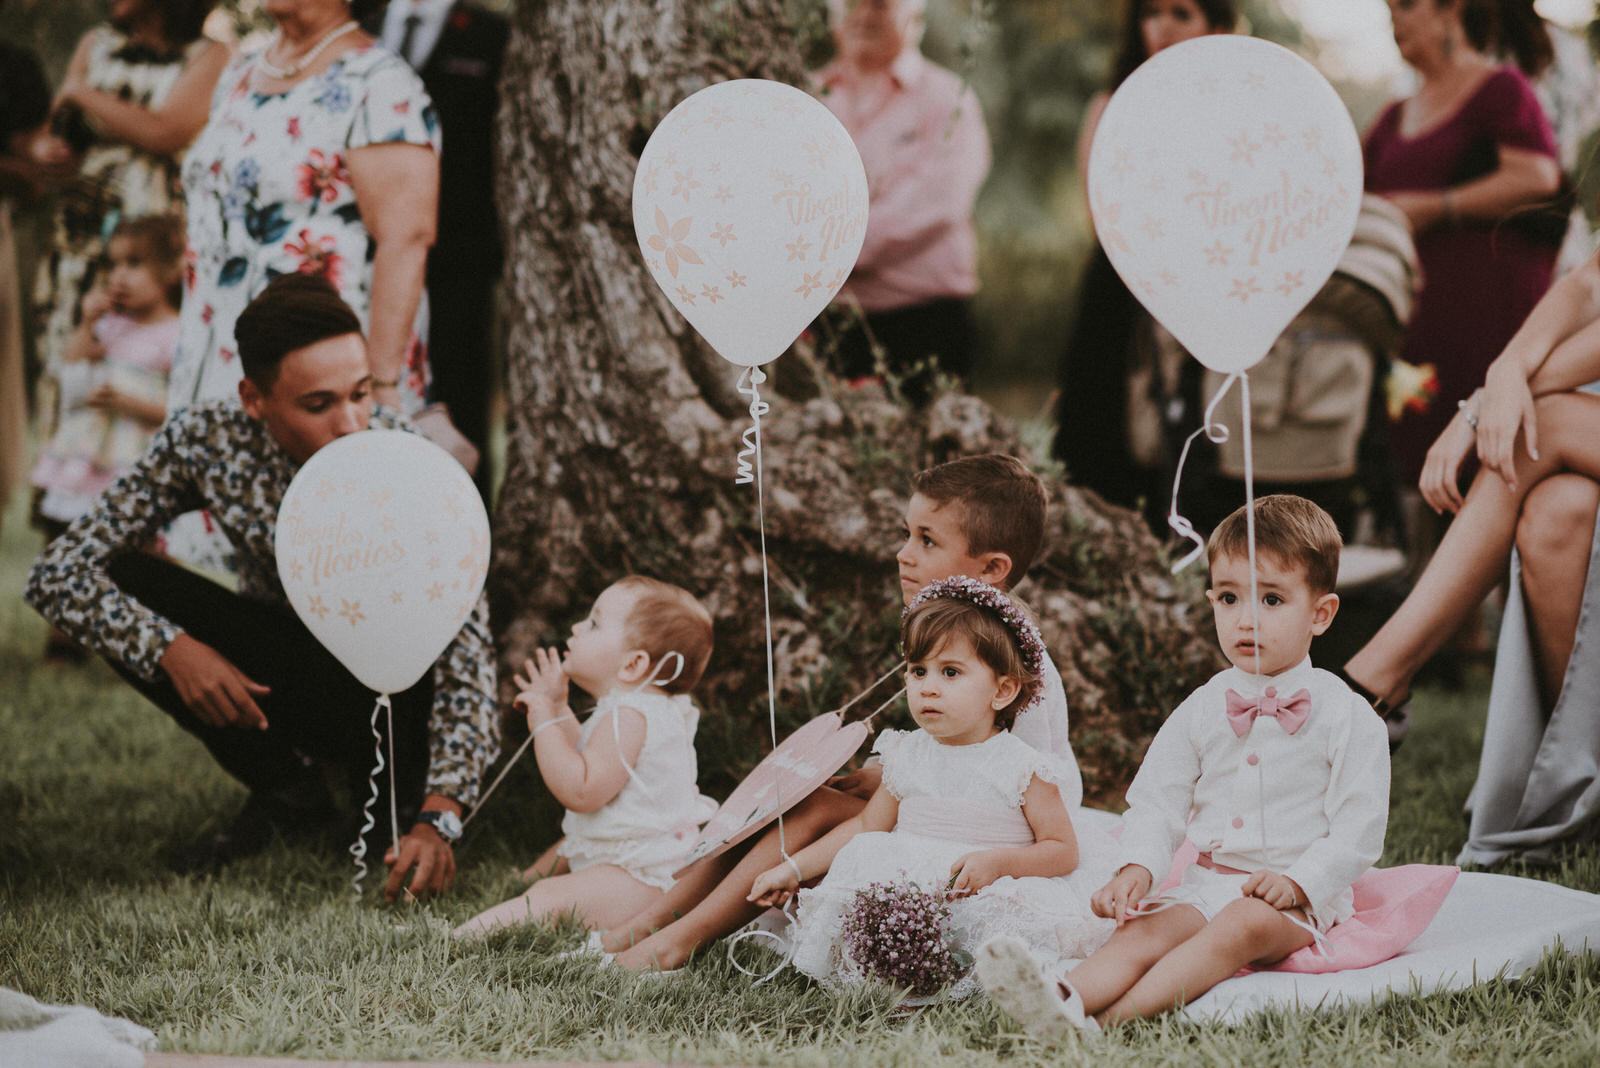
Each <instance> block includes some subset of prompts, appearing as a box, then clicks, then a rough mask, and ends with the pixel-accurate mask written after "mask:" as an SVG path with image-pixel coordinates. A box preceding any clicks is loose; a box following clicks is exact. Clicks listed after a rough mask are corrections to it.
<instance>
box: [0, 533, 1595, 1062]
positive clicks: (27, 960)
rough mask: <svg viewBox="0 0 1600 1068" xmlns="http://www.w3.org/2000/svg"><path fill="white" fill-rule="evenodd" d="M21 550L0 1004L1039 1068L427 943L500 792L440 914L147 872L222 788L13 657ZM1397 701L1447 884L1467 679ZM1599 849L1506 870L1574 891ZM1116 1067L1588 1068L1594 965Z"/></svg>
mask: <svg viewBox="0 0 1600 1068" xmlns="http://www.w3.org/2000/svg"><path fill="white" fill-rule="evenodd" d="M37 546H38V540H37V536H36V535H34V534H33V532H31V531H29V530H28V529H27V528H26V527H25V525H24V523H23V517H22V516H21V514H19V512H18V511H17V510H16V509H13V510H12V511H11V513H10V514H9V515H7V516H6V518H5V522H4V526H3V528H0V680H3V683H0V691H3V692H0V811H4V812H5V818H4V821H3V826H4V829H3V830H0V872H3V875H0V879H3V883H0V886H3V891H0V893H3V906H0V985H4V986H9V987H12V988H15V989H19V990H22V991H23V992H25V993H27V994H30V995H32V996H34V997H37V998H39V999H41V1000H43V1001H46V1002H75V1003H84V1004H89V1005H92V1006H94V1007H95V1008H97V1009H99V1010H101V1011H103V1012H107V1013H111V1014H114V1015H119V1016H126V1017H129V1018H131V1019H133V1020H135V1021H137V1022H139V1023H141V1024H144V1025H145V1026H148V1027H150V1028H152V1029H154V1030H155V1031H156V1033H157V1034H158V1035H159V1036H160V1041H161V1045H162V1048H163V1049H166V1050H173V1051H192V1052H215V1053H233V1054H246V1053H250V1054H261V1055H276V1056H291V1057H294V1056H297V1057H318V1058H344V1057H352V1058H353V1057H362V1058H369V1059H384V1058H393V1059H402V1058H435V1059H447V1058H455V1059H472V1060H531V1059H556V1058H578V1059H584V1058H588V1059H596V1060H628V1059H654V1060H664V1061H685V1060H687V1061H694V1062H698V1063H704V1064H779V1063H781V1064H796V1065H818V1066H821V1065H828V1066H835V1065H899V1064H904V1065H919V1066H921V1065H945V1064H948V1065H956V1064H960V1065H973V1064H976V1065H993V1064H1000V1063H1002V1062H1003V1063H1006V1064H1008V1065H1011V1064H1017V1065H1035V1064H1047V1063H1048V1064H1059V1063H1063V1055H1062V1054H1060V1053H1059V1052H1055V1051H1050V1050H1047V1049H1043V1048H1041V1047H1039V1046H1038V1045H1037V1044H1035V1043H1034V1042H1032V1041H1031V1040H1029V1039H1027V1038H1025V1037H1023V1036H1021V1035H1019V1034H1018V1033H1017V1032H1016V1031H1015V1029H1014V1028H1013V1027H1012V1026H1011V1024H1010V1023H1009V1022H1008V1021H1007V1020H1006V1019H1004V1018H1003V1017H1002V1016H1000V1015H999V1014H998V1013H997V1012H996V1011H995V1010H993V1009H992V1008H990V1007H989V1006H988V1005H987V1004H986V1003H983V1002H981V1001H976V1002H973V1003H968V1004H958V1005H936V1006H934V1007H933V1008H931V1009H928V1010H926V1011H923V1012H921V1013H917V1014H914V1015H898V1014H896V1013H895V1012H894V1011H893V999H892V998H891V997H889V996H887V995H881V994H876V993H871V992H862V993H858V994H855V995H852V996H844V997H841V996H838V995H836V994H833V993H831V992H828V991H825V990H823V989H821V988H819V987H817V986H815V985H814V984H812V983H810V982H809V981H807V980H805V979H803V978H802V977H800V976H798V975H796V974H795V973H794V972H792V971H789V972H785V973H784V974H782V975H780V976H779V977H778V978H776V979H774V980H773V981H772V982H770V983H768V984H767V985H765V986H760V987H755V986H752V985H751V982H750V981H749V980H748V979H746V978H745V977H744V976H742V975H740V974H739V973H738V972H736V971H735V970H734V969H733V967H732V965H731V964H730V963H729V961H728V958H727V956H726V954H725V953H724V952H723V951H722V950H721V948H720V947H718V948H716V949H714V950H712V951H711V952H709V953H706V954H704V955H703V956H702V957H701V958H700V959H699V960H697V961H696V962H695V963H694V964H693V965H692V966H691V967H690V968H689V970H688V972H687V973H686V974H685V975H683V976H682V977H679V978H675V979H672V980H665V981H653V982H652V981H649V980H644V979H636V978H630V977H627V976H623V975H618V974H616V973H614V972H603V971H599V970H596V969H594V968H593V967H592V966H590V965H587V964H583V963H577V962H571V961H558V960H554V959H552V957H553V954H554V953H555V952H556V951H559V950H561V949H564V948H567V947H569V946H571V945H572V944H573V943H574V942H575V938H574V936H573V934H572V933H571V932H570V931H540V932H526V933H519V934H513V935H508V936H504V937H501V938H499V939H496V940H492V941H490V942H488V943H487V944H480V945H473V946H468V947H462V946H457V945H454V944H452V942H451V941H450V939H449V935H448V931H449V928H450V926H451V925H452V924H453V923H455V922H458V921H459V920H461V919H464V918H465V917H467V916H468V915H470V914H472V913H473V912H475V911H476V910H478V909H480V908H482V907H484V906H486V905H488V904H490V903H492V902H494V901H496V900H498V899H500V898H502V897H504V896H506V895H507V894H509V893H510V892H512V891H513V890H514V889H515V888H516V885H517V884H516V882H515V880H514V878H513V876H512V874H511V872H512V867H513V865H514V864H516V863H518V862H520V861H525V860H526V859H527V858H528V857H529V856H530V855H531V852H532V850H533V849H535V848H536V847H537V846H538V845H540V844H542V843H543V842H545V841H547V840H548V839H549V838H550V837H553V835H554V827H553V825H552V824H551V823H550V813H551V810H550V809H549V807H548V805H547V804H542V803H534V802H532V801H530V799H529V798H530V796H531V792H532V791H531V789H530V785H529V783H530V780H529V779H528V778H527V777H526V776H516V775H514V776H512V777H511V781H510V782H509V783H508V785H507V786H506V787H504V788H503V790H502V794H501V795H500V796H497V797H496V798H495V799H494V800H493V801H492V802H491V803H490V805H489V806H487V807H486V809H485V813H484V818H483V819H482V820H480V821H478V822H475V823H474V824H473V825H472V826H471V827H470V828H469V831H468V837H467V840H466V842H465V843H464V844H463V847H462V848H461V849H460V850H459V857H460V860H461V865H462V867H461V872H460V876H459V879H458V882H457V887H456V891H455V892H454V893H453V894H452V895H451V896H449V897H448V898H446V899H444V900H441V901H438V902H434V903H428V904H423V905H419V906H410V907H402V908H389V907H386V906H384V905H383V904H382V902H381V898H379V897H378V896H377V895H376V894H375V893H373V887H374V884H375V882H376V880H374V879H370V878H369V883H368V893H367V895H366V896H365V897H364V898H363V899H361V900H359V901H358V900H356V899H355V898H354V896H353V894H352V892H351V889H350V884H349V878H350V875H351V866H350V863H349V861H348V859H344V860H340V859H337V858H332V857H326V858H325V857H322V856H316V855H311V854H308V853H305V852H295V851H291V850H289V849H286V848H277V849H274V850H272V851H269V852H268V853H267V854H265V855H263V856H261V857H258V858H255V859H252V860H250V861H248V862H245V863H241V864H238V865H236V866H234V867H232V868H230V869H227V870H226V871H224V872H223V873H222V874H221V875H219V876H217V877H178V876H174V875H171V874H169V873H168V872H167V871H166V870H165V868H164V866H163V861H162V858H163V856H164V855H165V854H166V853H167V852H168V851H169V850H171V849H172V848H174V847H176V846H178V845H180V844H182V843H183V842H185V841H187V840H188V839H189V838H191V837H193V836H194V835H195V834H196V833H197V832H198V831H199V830H200V829H202V827H205V826H208V825H210V824H212V823H214V822H215V821H217V820H218V819H220V818H221V815H222V814H226V813H230V812H231V811H232V810H233V809H234V808H235V807H237V805H238V804H239V803H240V801H241V800H242V792H241V790H240V788H239V787H237V786H236V785H235V784H234V783H233V782H232V781H231V780H229V779H228V778H227V777H226V776H224V775H223V774H222V773H221V772H219V771H217V770H216V769H215V767H214V766H213V765H212V764H211V763H210V761H209V759H208V758H207V756H206V754H205V752H204V751H203V750H202V749H201V748H200V746H199V745H198V744H197V743H196V742H194V741H193V740H192V739H190V738H189V737H188V736H186V735H184V734H183V733H182V732H180V731H179V730H177V729H176V728H175V727H173V726H172V725H171V723H170V722H169V721H168V720H167V719H166V717H165V716H163V715H161V714H160V713H159V712H157V711H156V710H155V709H154V708H153V707H151V706H148V705H145V704H144V703H143V702H142V701H141V700H140V699H138V698H137V697H136V696H134V695H133V694H132V693H131V692H129V691H127V690H126V689H125V688H124V687H121V686H120V685H119V684H118V683H117V681H116V679H115V677H114V676H113V675H112V673H111V672H110V671H109V670H108V669H106V668H105V667H104V666H103V665H99V664H93V665H89V666H86V667H62V666H52V665H45V664H43V663H41V661H40V659H39V655H38V654H39V652H40V650H41V648H42V646H43V642H44V626H43V624H42V623H41V622H40V621H39V620H38V618H37V617H35V616H34V615H33V613H32V612H31V611H29V610H28V609H27V608H26V607H25V606H24V605H23V604H22V603H21V600H20V598H19V596H18V592H17V591H18V590H20V588H21V585H22V578H23V575H24V573H25V571H26V568H27V566H28V563H29V561H30V559H31V557H32V555H33V553H34V552H35V551H36V549H37ZM1475 681H1476V685H1475V686H1474V687H1471V688H1469V690H1468V692H1466V693H1463V694H1459V695H1452V694H1446V693H1443V692H1431V691H1430V692H1423V693H1421V694H1420V695H1419V699H1418V702H1417V714H1416V716H1417V723H1416V726H1415V729H1414V731H1413V734H1412V738H1411V740H1410V741H1409V742H1408V743H1407V745H1406V746H1405V748H1404V749H1403V750H1402V751H1401V752H1400V754H1399V756H1398V757H1397V758H1396V762H1395V774H1394V778H1395V791H1394V801H1393V806H1392V816H1391V821H1390V832H1389V846H1388V850H1387V852H1386V854H1385V863H1404V862H1412V861H1424V862H1433V863H1448V862H1449V861H1450V860H1451V858H1453V857H1454V855H1455V853H1456V850H1457V849H1458V848H1459V846H1460V845H1461V842H1462V840H1463V838H1464V835H1465V825H1464V823H1463V821H1462V818H1461V815H1460V813H1461V804H1462V800H1463V798H1464V797H1465V796H1466V792H1467V790H1468V788H1469V787H1470V786H1471V783H1472V776H1473V770H1474V760H1475V755H1476V752H1477V748H1478V745H1479V742H1480V740H1481V735H1482V724H1481V719H1482V708H1483V703H1484V702H1483V695H1484V680H1482V679H1478V680H1475ZM1597 857H1600V854H1597V853H1596V852H1594V851H1585V852H1582V853H1579V854H1578V855H1576V856H1574V857H1572V858H1570V859H1569V860H1568V861H1567V863H1565V864H1563V865H1562V866H1560V867H1558V868H1554V869H1551V870H1544V871H1529V872H1525V873H1524V872H1518V874H1528V875H1531V876H1533V877H1536V878H1547V879H1553V880H1555V881H1557V882H1560V883H1562V884H1564V885H1567V886H1572V887H1577V888H1580V889H1584V890H1590V891H1596V890H1600V859H1597ZM1079 1056H1080V1058H1081V1059H1083V1060H1088V1059H1090V1058H1091V1057H1092V1058H1095V1059H1099V1058H1101V1057H1110V1058H1114V1059H1115V1060H1116V1062H1117V1063H1119V1064H1123V1063H1126V1064H1152V1065H1154V1064H1173V1063H1184V1064H1188V1063H1195V1062H1201V1063H1205V1062H1210V1063H1227V1064H1259V1065H1263V1066H1268V1065H1270V1066H1272V1068H1282V1066H1283V1065H1294V1064H1340V1065H1342V1064H1350V1065H1355V1064H1360V1065H1367V1064H1390V1063H1405V1064H1408V1065H1410V1064H1419V1063H1420V1064H1439V1065H1444V1064H1462V1063H1484V1064H1508V1063H1519V1062H1530V1061H1534V1062H1539V1063H1549V1064H1574V1065H1577V1064H1585V1065H1587V1064H1593V1063H1595V1062H1596V1061H1597V1060H1600V963H1597V962H1595V961H1593V960H1589V959H1579V958H1573V957H1565V956H1552V957H1550V958H1548V959H1547V960H1546V961H1545V963H1544V964H1543V965H1542V966H1541V967H1540V968H1539V969H1538V970H1537V972H1535V973H1534V974H1533V975H1531V976H1530V977H1529V978H1527V979H1525V980H1523V981H1521V982H1500V981H1494V982H1488V983H1485V984H1483V985H1481V986H1479V987H1475V988H1473V989H1472V990H1469V991H1466V992H1464V993H1460V994H1453V995H1442V996H1434V997H1427V998H1417V997H1403V998H1396V999H1393V1000H1390V1001H1389V1002H1387V1003H1385V1004H1383V1005H1382V1006H1379V1007H1376V1008H1372V1009H1367V1010H1364V1011H1358V1010H1344V1011H1335V1012H1322V1013H1294V1014H1290V1013H1282V1014H1270V1015H1265V1016H1261V1017H1257V1018H1256V1019H1254V1020H1252V1021H1251V1022H1250V1023H1249V1024H1247V1025H1244V1026H1240V1027H1234V1028H1228V1027H1220V1026H1210V1025H1207V1026H1199V1025H1195V1024H1190V1023H1184V1022H1179V1021H1171V1020H1168V1021H1161V1022H1156V1023H1151V1024H1146V1025H1143V1026H1140V1027H1136V1028H1132V1029H1129V1030H1126V1031H1123V1032H1121V1033H1119V1034H1117V1035H1116V1036H1114V1037H1110V1038H1107V1039H1105V1040H1104V1041H1103V1042H1102V1043H1097V1044H1095V1045H1094V1046H1093V1047H1091V1048H1090V1049H1088V1050H1086V1051H1085V1052H1084V1053H1083V1054H1081V1055H1079Z"/></svg>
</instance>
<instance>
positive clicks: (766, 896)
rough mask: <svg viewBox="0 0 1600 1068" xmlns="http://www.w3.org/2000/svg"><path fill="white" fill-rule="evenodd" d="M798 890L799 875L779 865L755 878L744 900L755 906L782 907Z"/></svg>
mask: <svg viewBox="0 0 1600 1068" xmlns="http://www.w3.org/2000/svg"><path fill="white" fill-rule="evenodd" d="M799 888H800V874H799V873H798V872H796V871H795V870H794V868H793V867H791V866H790V865H788V864H780V865H778V866H777V867H776V868H769V869H767V870H766V871H764V872H762V873H761V874H760V875H758V876H756V881H755V882H754V883H753V884H751V886H750V894H749V896H748V897H746V898H745V900H746V901H750V902H753V903H754V904H757V905H769V906H776V905H782V904H783V903H784V902H785V901H788V900H789V897H790V895H791V894H793V893H794V892H795V891H796V890H798V889H799Z"/></svg>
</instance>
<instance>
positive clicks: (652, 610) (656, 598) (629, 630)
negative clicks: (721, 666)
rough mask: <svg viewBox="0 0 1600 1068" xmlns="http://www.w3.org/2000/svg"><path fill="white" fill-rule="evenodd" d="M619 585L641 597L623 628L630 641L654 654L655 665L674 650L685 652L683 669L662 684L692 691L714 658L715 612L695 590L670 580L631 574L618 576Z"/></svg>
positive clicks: (671, 690)
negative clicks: (696, 596) (713, 632)
mask: <svg viewBox="0 0 1600 1068" xmlns="http://www.w3.org/2000/svg"><path fill="white" fill-rule="evenodd" d="M616 585H617V587H618V588H619V589H624V590H635V591H637V593H638V597H637V599H635V601H634V602H633V608H632V610H631V611H629V613H628V622H627V624H626V626H624V628H623V633H624V634H625V635H626V636H627V640H628V644H629V645H631V646H633V647H634V648H636V649H643V650H644V651H645V652H647V653H649V654H650V663H651V666H652V667H654V666H656V665H658V664H659V663H660V662H661V658H662V657H665V656H667V655H669V654H671V653H679V654H681V655H682V656H683V670H682V671H680V672H678V677H677V678H675V679H673V680H672V681H671V682H660V683H658V685H659V686H660V687H661V688H662V689H663V690H665V691H666V692H667V693H671V694H679V693H688V692H689V691H690V690H692V689H694V687H695V684H696V683H697V682H699V681H700V676H701V675H703V674H705V670H706V661H708V660H710V659H711V644H712V637H711V613H710V612H707V611H706V610H705V606H704V605H702V604H701V603H700V602H699V601H697V600H695V599H694V594H692V593H690V592H689V591H688V590H686V589H684V588H683V587H681V586H674V585H672V584H671V583H670V582H662V581H660V580H659V579H653V578H648V577H646V576H644V575H629V576H628V577H627V578H623V579H618V580H617V582H616Z"/></svg>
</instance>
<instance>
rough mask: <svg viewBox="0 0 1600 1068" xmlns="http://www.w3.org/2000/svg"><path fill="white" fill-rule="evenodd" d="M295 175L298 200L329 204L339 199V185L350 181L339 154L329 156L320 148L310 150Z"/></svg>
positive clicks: (348, 173)
mask: <svg viewBox="0 0 1600 1068" xmlns="http://www.w3.org/2000/svg"><path fill="white" fill-rule="evenodd" d="M296 175H297V177H298V178H299V182H300V199H302V200H317V199H318V198H321V199H322V200H323V201H325V202H327V203H329V204H331V203H333V202H334V201H335V200H338V199H339V186H340V184H341V183H345V184H348V183H349V181H350V172H349V171H347V170H345V167H344V160H343V159H341V158H340V157H339V153H337V152H335V153H333V154H332V155H331V156H329V155H327V154H326V153H324V152H323V151H322V149H320V148H313V149H312V150H311V152H310V154H309V155H308V156H307V157H306V162H304V163H302V164H300V166H299V167H298V168H296Z"/></svg>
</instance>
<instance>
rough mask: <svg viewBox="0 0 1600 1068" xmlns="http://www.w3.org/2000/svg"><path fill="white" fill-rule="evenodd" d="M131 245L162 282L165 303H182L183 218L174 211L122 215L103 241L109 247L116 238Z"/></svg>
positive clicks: (175, 306)
mask: <svg viewBox="0 0 1600 1068" xmlns="http://www.w3.org/2000/svg"><path fill="white" fill-rule="evenodd" d="M119 237H120V238H122V239H123V240H124V241H127V242H129V243H130V244H132V245H133V247H134V249H135V250H136V251H137V254H138V256H139V259H140V260H142V261H143V262H144V263H146V264H148V265H149V267H150V270H151V272H152V273H154V274H155V276H156V277H157V278H159V279H161V280H162V281H163V282H164V283H165V287H166V291H167V303H168V304H171V305H172V306H173V307H174V308H178V307H182V305H183V251H184V232H183V220H182V219H179V218H178V217H177V216H175V215H141V216H139V217H138V218H133V219H123V220H122V221H121V222H119V223H117V226H116V229H114V230H112V231H111V237H110V238H109V239H108V240H107V241H106V247H107V248H108V249H109V248H110V246H111V242H112V241H115V240H116V239H117V238H119Z"/></svg>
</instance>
